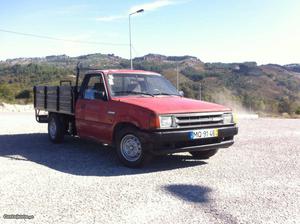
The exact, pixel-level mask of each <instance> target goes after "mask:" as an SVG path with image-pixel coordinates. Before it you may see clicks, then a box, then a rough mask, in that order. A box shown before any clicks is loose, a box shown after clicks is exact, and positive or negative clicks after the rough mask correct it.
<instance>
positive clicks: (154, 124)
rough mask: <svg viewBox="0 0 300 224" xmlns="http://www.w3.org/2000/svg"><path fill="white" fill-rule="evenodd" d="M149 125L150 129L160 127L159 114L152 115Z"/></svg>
mask: <svg viewBox="0 0 300 224" xmlns="http://www.w3.org/2000/svg"><path fill="white" fill-rule="evenodd" d="M149 127H150V129H158V128H160V123H159V117H158V116H155V115H151V116H150V121H149Z"/></svg>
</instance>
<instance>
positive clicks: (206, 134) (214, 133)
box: [189, 128, 219, 139]
mask: <svg viewBox="0 0 300 224" xmlns="http://www.w3.org/2000/svg"><path fill="white" fill-rule="evenodd" d="M189 135H190V139H202V138H215V137H218V135H219V132H218V129H216V128H215V129H201V130H194V131H191V132H190V133H189Z"/></svg>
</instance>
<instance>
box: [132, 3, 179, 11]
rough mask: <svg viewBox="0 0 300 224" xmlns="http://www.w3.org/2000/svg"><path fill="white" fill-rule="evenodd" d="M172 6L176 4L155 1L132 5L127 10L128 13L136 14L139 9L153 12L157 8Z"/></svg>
mask: <svg viewBox="0 0 300 224" xmlns="http://www.w3.org/2000/svg"><path fill="white" fill-rule="evenodd" d="M174 4H177V2H175V1H172V0H156V1H153V2H149V3H145V4H140V5H134V6H132V7H131V8H130V9H129V13H132V12H136V11H137V10H139V9H144V10H145V11H154V10H157V9H159V8H162V7H165V6H169V5H174Z"/></svg>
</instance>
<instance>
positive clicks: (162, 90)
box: [108, 74, 179, 96]
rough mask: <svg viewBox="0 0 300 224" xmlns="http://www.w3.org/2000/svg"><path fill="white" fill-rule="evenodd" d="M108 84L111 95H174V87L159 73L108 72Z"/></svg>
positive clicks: (176, 93)
mask: <svg viewBox="0 0 300 224" xmlns="http://www.w3.org/2000/svg"><path fill="white" fill-rule="evenodd" d="M108 85H109V88H110V91H111V95H112V96H128V95H149V96H155V95H176V96H179V93H178V91H177V90H176V88H175V87H174V86H173V85H172V84H171V83H170V82H169V81H168V80H166V79H165V78H164V77H163V76H161V75H158V74H157V75H155V74H154V75H145V74H110V75H109V76H108Z"/></svg>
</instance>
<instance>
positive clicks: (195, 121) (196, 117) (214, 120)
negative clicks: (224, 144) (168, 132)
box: [174, 113, 223, 128]
mask: <svg viewBox="0 0 300 224" xmlns="http://www.w3.org/2000/svg"><path fill="white" fill-rule="evenodd" d="M222 115H223V113H194V114H193V113H191V114H177V115H175V116H174V118H175V125H176V127H178V128H187V127H199V126H213V125H222V124H223V116H222Z"/></svg>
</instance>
